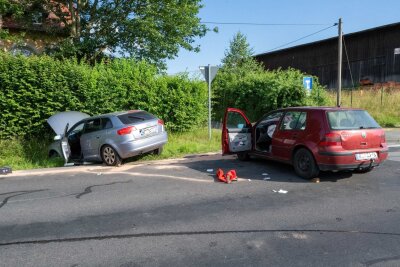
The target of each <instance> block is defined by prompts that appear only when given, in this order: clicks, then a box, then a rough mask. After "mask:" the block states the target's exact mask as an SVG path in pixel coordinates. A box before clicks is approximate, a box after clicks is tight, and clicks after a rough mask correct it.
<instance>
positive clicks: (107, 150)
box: [101, 145, 121, 166]
mask: <svg viewBox="0 0 400 267" xmlns="http://www.w3.org/2000/svg"><path fill="white" fill-rule="evenodd" d="M101 156H102V158H103V162H104V163H105V164H106V165H108V166H115V165H120V164H121V158H120V157H119V155H118V154H117V152H116V151H115V150H114V148H112V147H111V146H108V145H106V146H104V147H103V149H102V153H101Z"/></svg>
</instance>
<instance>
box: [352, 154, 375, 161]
mask: <svg viewBox="0 0 400 267" xmlns="http://www.w3.org/2000/svg"><path fill="white" fill-rule="evenodd" d="M376 158H378V154H377V153H376V152H370V153H359V154H356V160H370V159H376Z"/></svg>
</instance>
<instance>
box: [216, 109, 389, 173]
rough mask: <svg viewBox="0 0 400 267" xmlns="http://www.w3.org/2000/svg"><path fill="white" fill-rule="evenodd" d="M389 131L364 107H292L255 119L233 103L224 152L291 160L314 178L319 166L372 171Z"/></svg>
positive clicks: (227, 119) (383, 154)
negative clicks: (251, 121) (255, 120)
mask: <svg viewBox="0 0 400 267" xmlns="http://www.w3.org/2000/svg"><path fill="white" fill-rule="evenodd" d="M388 152H389V151H388V147H387V144H386V139H385V132H384V130H383V129H382V128H381V127H380V126H379V124H378V123H377V122H376V121H375V120H374V119H373V118H372V117H371V116H370V115H369V114H368V112H367V111H365V110H362V109H347V108H336V107H292V108H284V109H279V110H276V111H272V112H270V113H267V114H266V115H264V116H263V117H262V118H261V119H260V120H258V121H257V122H256V123H250V121H249V119H248V118H247V117H246V115H245V114H244V112H243V111H241V110H239V109H235V108H228V109H227V110H226V112H225V116H224V121H223V127H222V153H223V154H224V155H225V154H237V156H238V158H239V159H241V160H246V159H248V158H249V156H251V155H255V156H261V157H264V158H267V159H272V160H277V161H282V162H286V163H289V164H292V165H293V167H294V169H295V171H296V173H297V175H299V176H300V177H302V178H305V179H311V178H314V177H316V176H317V175H318V173H319V171H320V170H321V171H336V170H354V171H360V172H368V171H370V170H372V169H373V168H374V167H375V166H378V165H379V164H380V163H382V162H383V161H384V160H386V158H387V156H388Z"/></svg>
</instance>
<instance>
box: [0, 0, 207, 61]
mask: <svg viewBox="0 0 400 267" xmlns="http://www.w3.org/2000/svg"><path fill="white" fill-rule="evenodd" d="M0 1H4V0H0ZM32 2H35V3H36V4H38V3H39V4H41V6H42V8H43V10H45V11H46V10H48V11H49V10H51V11H52V12H54V13H55V14H56V15H57V16H58V19H59V22H60V23H62V24H63V25H66V27H67V28H68V32H69V33H70V36H69V38H68V39H67V40H65V42H64V43H63V44H62V45H60V46H59V47H58V49H57V52H58V54H59V55H63V56H71V55H73V56H78V57H79V58H81V57H85V58H87V59H89V60H95V59H97V58H99V56H100V55H101V54H103V53H104V52H111V53H114V54H115V55H117V56H123V57H130V58H135V59H139V60H141V59H146V60H147V61H149V62H152V63H155V64H158V65H159V66H163V64H164V62H165V60H166V59H172V58H174V57H175V56H176V55H177V53H178V52H179V49H181V48H183V49H186V50H189V51H198V50H199V46H197V45H196V44H195V40H196V38H198V37H203V36H204V35H205V34H206V32H207V30H208V29H207V27H206V26H205V25H204V24H202V23H201V22H200V18H199V17H198V13H199V10H200V8H201V7H202V5H201V0H64V1H54V0H33V1H27V2H26V3H25V2H23V1H21V3H24V5H25V6H26V7H32ZM26 10H29V8H27V9H26ZM30 10H32V9H30Z"/></svg>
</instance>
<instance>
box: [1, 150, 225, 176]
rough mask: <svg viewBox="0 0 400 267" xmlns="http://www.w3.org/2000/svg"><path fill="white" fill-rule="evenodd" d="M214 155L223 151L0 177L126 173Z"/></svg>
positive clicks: (33, 170)
mask: <svg viewBox="0 0 400 267" xmlns="http://www.w3.org/2000/svg"><path fill="white" fill-rule="evenodd" d="M213 155H221V151H219V152H209V153H202V154H188V155H185V156H183V157H180V158H169V159H159V160H147V161H137V162H128V163H126V164H123V165H122V166H120V167H114V166H107V165H104V164H100V163H99V164H96V163H93V164H88V165H77V166H75V165H73V166H62V167H52V168H41V169H30V170H20V171H13V172H12V173H10V174H6V175H2V176H0V178H6V177H21V176H40V175H45V174H57V173H73V172H88V171H105V170H117V171H124V170H125V169H130V168H133V167H139V166H143V165H152V164H154V165H155V164H167V163H176V162H180V161H185V160H191V159H193V158H197V157H204V156H213Z"/></svg>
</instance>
